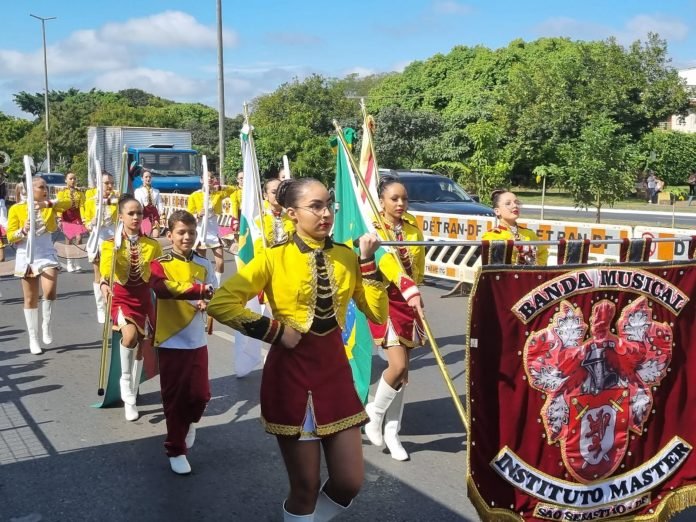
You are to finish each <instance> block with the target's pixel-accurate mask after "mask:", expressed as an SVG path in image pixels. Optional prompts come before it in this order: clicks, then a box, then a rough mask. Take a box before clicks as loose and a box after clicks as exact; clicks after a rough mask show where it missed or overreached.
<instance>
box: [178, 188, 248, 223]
mask: <svg viewBox="0 0 696 522" xmlns="http://www.w3.org/2000/svg"><path fill="white" fill-rule="evenodd" d="M237 190H238V189H237V187H225V188H222V189H220V190H215V191H212V190H211V191H210V204H211V206H212V207H213V212H215V214H216V215H218V216H220V215H221V214H222V200H223V199H225V198H226V197H230V196H232V195H234V194H235V193H236V191H237ZM204 201H205V194H204V193H203V190H197V191H196V192H194V193H193V194H191V195H190V196H189V197H188V201H187V202H186V210H188V211H189V212H190V213H191V214H193V215H194V216H196V217H198V214H200V213H202V212H203V211H204V210H205V208H204V207H203V202H204ZM232 208H233V209H234V206H233V207H232ZM237 217H239V216H237Z"/></svg>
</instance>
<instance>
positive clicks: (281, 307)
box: [208, 234, 388, 343]
mask: <svg viewBox="0 0 696 522" xmlns="http://www.w3.org/2000/svg"><path fill="white" fill-rule="evenodd" d="M320 246H321V245H320V244H319V243H318V242H317V241H313V240H311V239H308V238H304V237H303V238H301V239H300V238H299V237H296V235H295V234H293V235H291V236H290V238H289V239H288V241H286V242H285V243H282V244H279V245H276V246H275V247H273V248H266V249H263V252H262V253H261V254H260V255H259V256H256V257H254V259H253V260H252V261H251V262H250V263H249V264H247V265H245V266H244V267H243V268H242V269H241V270H240V271H239V272H238V273H237V274H235V275H234V276H232V277H231V278H229V279H228V280H227V281H225V283H224V284H223V285H222V287H221V288H219V289H218V290H217V291H216V292H215V295H214V296H213V299H212V301H210V304H209V305H208V314H209V315H210V316H212V317H214V318H215V319H217V320H218V321H220V322H221V323H224V324H226V325H228V326H231V327H232V328H234V329H235V330H239V331H241V332H242V333H243V334H245V335H247V336H249V337H255V338H257V339H261V340H263V341H266V342H268V343H275V342H277V341H278V340H279V339H280V338H281V337H282V334H283V325H288V326H290V327H292V328H294V329H295V330H297V331H298V332H300V333H307V332H309V330H310V328H311V327H312V323H313V321H314V316H315V307H316V303H317V264H316V260H315V256H314V254H313V249H315V248H318V247H320ZM324 257H325V259H326V266H327V269H328V274H329V280H330V285H331V293H332V300H333V307H334V313H335V318H336V322H337V323H338V326H339V327H340V328H343V327H344V326H345V318H346V311H347V309H348V303H349V301H350V300H351V299H353V300H354V301H355V304H356V306H357V307H358V308H359V309H360V310H361V311H362V312H363V313H364V314H365V315H366V316H367V318H368V319H370V320H371V321H373V322H375V323H378V324H382V323H384V322H385V321H386V320H387V315H388V301H387V294H386V292H385V288H384V283H383V282H381V281H379V274H378V273H377V271H376V267H375V264H374V260H368V261H364V262H362V263H361V262H360V260H359V259H358V257H357V256H356V255H355V252H353V251H352V250H351V249H350V248H348V247H346V246H345V245H342V244H338V243H333V242H332V241H331V239H330V238H327V239H326V240H325V242H324ZM363 273H364V274H365V275H363ZM262 290H263V291H264V292H265V295H266V301H267V302H268V303H269V304H270V305H271V309H272V310H273V317H274V319H270V318H268V317H266V316H262V315H259V314H256V313H254V312H251V311H250V310H248V309H246V303H247V302H248V301H249V299H251V298H253V297H255V296H257V295H258V293H259V292H261V291H262Z"/></svg>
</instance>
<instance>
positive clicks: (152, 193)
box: [134, 169, 164, 237]
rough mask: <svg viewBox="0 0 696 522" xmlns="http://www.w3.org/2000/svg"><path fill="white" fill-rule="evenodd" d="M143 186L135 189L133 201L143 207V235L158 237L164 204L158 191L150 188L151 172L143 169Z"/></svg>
mask: <svg viewBox="0 0 696 522" xmlns="http://www.w3.org/2000/svg"><path fill="white" fill-rule="evenodd" d="M142 179H143V186H142V187H138V188H137V189H135V194H134V196H135V199H137V200H138V201H139V202H140V204H141V205H142V206H143V223H142V228H143V234H145V235H146V236H150V237H159V235H160V217H161V216H162V215H163V214H164V203H162V198H161V197H160V191H159V190H157V189H156V188H152V172H150V171H149V170H147V169H145V170H143V174H142Z"/></svg>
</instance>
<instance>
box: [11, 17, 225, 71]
mask: <svg viewBox="0 0 696 522" xmlns="http://www.w3.org/2000/svg"><path fill="white" fill-rule="evenodd" d="M216 34H217V33H216V29H215V28H214V27H206V26H204V25H202V24H200V23H199V22H198V21H196V19H195V18H194V17H193V16H191V15H189V14H187V13H183V12H181V11H165V12H164V13H159V14H155V15H152V16H148V17H144V18H133V19H130V20H128V21H126V22H123V23H109V24H106V25H105V26H103V27H101V28H99V29H82V30H78V31H75V32H73V33H72V34H71V35H70V36H68V37H67V38H66V39H64V40H60V41H58V42H57V43H55V44H52V45H50V46H48V47H47V50H46V52H47V55H48V71H49V75H50V76H53V75H63V74H78V73H88V74H89V73H93V72H101V71H112V70H118V69H123V68H126V67H133V66H134V64H135V63H140V62H141V61H142V59H143V58H144V57H145V56H147V55H148V54H150V52H149V49H150V48H155V47H156V48H169V49H176V48H195V49H215V48H216V46H217V39H216V38H217V36H216ZM223 37H224V39H225V45H226V46H232V45H236V44H237V42H238V38H237V35H236V33H234V32H232V31H229V30H228V31H225V34H224V35H223ZM0 71H3V73H4V74H5V75H6V76H14V77H34V76H36V75H39V74H43V51H42V49H41V48H39V49H37V50H36V51H32V52H19V51H15V50H11V49H0Z"/></svg>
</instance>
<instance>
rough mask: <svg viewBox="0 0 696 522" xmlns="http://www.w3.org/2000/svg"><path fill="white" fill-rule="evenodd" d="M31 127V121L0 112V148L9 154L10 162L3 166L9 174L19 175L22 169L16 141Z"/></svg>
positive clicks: (29, 130)
mask: <svg viewBox="0 0 696 522" xmlns="http://www.w3.org/2000/svg"><path fill="white" fill-rule="evenodd" d="M31 129H32V122H30V121H28V120H24V119H22V118H15V117H13V116H8V115H6V114H3V113H2V112H0V150H1V151H3V152H6V153H7V154H9V155H10V158H11V163H10V165H9V166H8V167H6V168H5V171H6V172H8V173H9V174H11V175H12V174H14V175H19V174H20V173H21V172H22V170H23V166H22V158H21V156H20V155H19V154H18V152H17V142H18V141H19V140H21V139H22V138H23V137H24V136H26V135H27V134H28V133H29V132H31Z"/></svg>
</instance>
